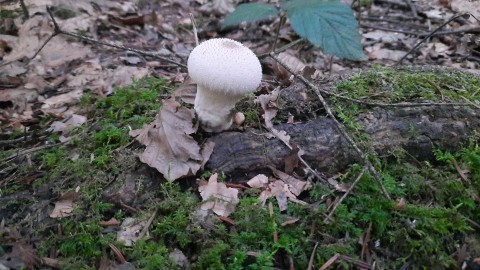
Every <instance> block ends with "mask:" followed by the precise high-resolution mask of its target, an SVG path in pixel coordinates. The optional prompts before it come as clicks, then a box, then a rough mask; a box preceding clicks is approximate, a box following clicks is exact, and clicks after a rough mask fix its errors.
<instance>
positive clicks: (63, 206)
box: [50, 191, 79, 218]
mask: <svg viewBox="0 0 480 270" xmlns="http://www.w3.org/2000/svg"><path fill="white" fill-rule="evenodd" d="M78 197H79V193H78V192H73V191H71V192H67V193H64V194H63V195H62V196H60V198H58V200H57V202H56V203H55V208H54V209H53V211H52V213H51V214H50V217H51V218H64V217H68V216H70V215H71V214H72V212H73V209H74V208H75V203H74V202H75V201H76V200H77V199H78Z"/></svg>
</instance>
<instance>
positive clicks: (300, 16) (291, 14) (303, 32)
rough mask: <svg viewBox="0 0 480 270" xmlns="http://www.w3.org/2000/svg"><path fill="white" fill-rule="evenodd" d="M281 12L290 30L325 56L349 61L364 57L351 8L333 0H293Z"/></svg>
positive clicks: (363, 58)
mask: <svg viewBox="0 0 480 270" xmlns="http://www.w3.org/2000/svg"><path fill="white" fill-rule="evenodd" d="M282 9H283V10H285V11H286V12H287V16H288V18H289V19H290V23H291V25H292V28H293V30H295V32H297V33H298V34H299V35H300V36H301V37H303V38H305V39H307V40H308V41H310V42H311V43H312V44H314V45H315V46H318V47H320V48H321V49H322V50H323V51H325V52H326V53H328V54H331V55H335V56H338V57H340V58H347V59H351V60H365V59H366V58H367V56H366V55H365V54H364V53H363V47H362V44H361V42H360V34H359V33H358V23H357V21H356V19H355V16H354V15H353V11H352V10H351V9H350V7H348V6H346V5H344V4H343V3H341V2H339V1H332V0H292V1H288V2H286V3H284V4H283V6H282Z"/></svg>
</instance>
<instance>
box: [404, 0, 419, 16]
mask: <svg viewBox="0 0 480 270" xmlns="http://www.w3.org/2000/svg"><path fill="white" fill-rule="evenodd" d="M405 2H407V5H408V6H409V7H410V10H411V11H412V15H413V17H414V18H415V19H416V18H418V12H417V8H416V7H415V4H414V3H412V0H405Z"/></svg>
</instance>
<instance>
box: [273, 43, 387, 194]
mask: <svg viewBox="0 0 480 270" xmlns="http://www.w3.org/2000/svg"><path fill="white" fill-rule="evenodd" d="M270 57H271V58H272V59H273V60H275V61H276V62H277V63H278V64H280V65H281V66H282V67H283V68H285V69H286V70H287V71H288V72H290V73H291V74H292V75H294V76H295V77H297V78H299V79H300V81H302V82H303V83H304V84H305V85H306V86H307V87H308V88H310V89H311V90H313V91H315V93H316V94H317V96H318V99H319V100H320V102H321V103H322V106H323V108H324V109H325V111H326V112H327V115H328V116H329V117H330V118H331V119H332V120H333V122H334V123H335V127H336V128H337V129H338V131H339V132H340V134H342V136H343V137H344V138H345V139H346V140H347V142H348V143H349V144H350V146H352V148H353V149H354V150H355V152H357V154H358V155H359V157H360V158H361V159H362V160H363V161H364V165H365V166H367V168H368V170H369V171H370V173H371V174H372V176H373V178H374V179H375V180H377V182H378V184H379V185H380V188H381V190H382V192H383V194H384V195H385V197H387V198H388V199H391V198H390V195H389V194H388V192H387V190H386V189H385V187H384V186H383V183H382V178H381V177H380V175H379V174H378V172H377V170H376V169H375V167H373V165H372V163H371V162H370V161H369V160H368V158H367V156H366V155H365V153H364V152H363V151H362V150H361V149H360V148H359V147H358V146H357V144H356V143H355V141H354V140H353V139H352V138H351V137H350V135H349V134H348V133H347V131H346V130H345V127H344V126H343V125H342V124H341V123H340V121H338V119H337V118H336V117H335V115H334V114H333V112H332V109H331V108H330V105H328V103H327V101H326V100H325V98H324V97H323V96H322V93H321V91H320V89H318V87H316V86H315V85H314V84H313V83H312V82H310V81H309V80H307V79H305V77H303V76H302V75H299V74H296V73H295V72H293V71H292V70H291V69H290V68H289V67H288V66H287V65H285V64H284V63H283V62H282V61H280V59H278V57H277V56H276V55H275V54H274V53H270Z"/></svg>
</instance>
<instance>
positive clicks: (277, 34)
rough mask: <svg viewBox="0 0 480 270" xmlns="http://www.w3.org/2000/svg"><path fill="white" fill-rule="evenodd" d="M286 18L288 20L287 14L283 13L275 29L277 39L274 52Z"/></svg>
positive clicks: (274, 43)
mask: <svg viewBox="0 0 480 270" xmlns="http://www.w3.org/2000/svg"><path fill="white" fill-rule="evenodd" d="M285 20H286V18H285V15H281V16H280V22H278V27H277V30H276V31H275V40H274V41H273V46H272V52H274V51H275V50H276V49H277V43H278V38H279V36H280V28H281V27H282V25H283V24H284V23H285Z"/></svg>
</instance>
